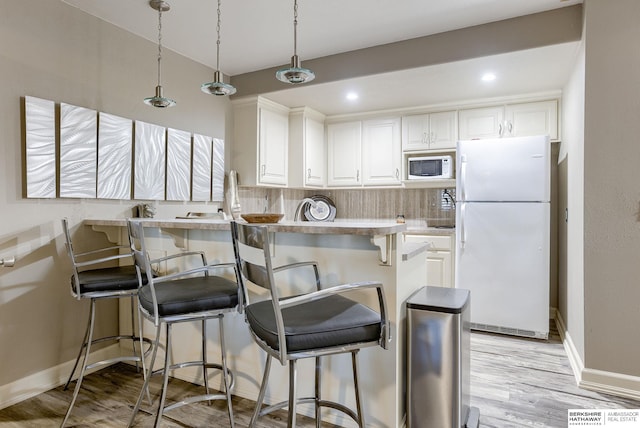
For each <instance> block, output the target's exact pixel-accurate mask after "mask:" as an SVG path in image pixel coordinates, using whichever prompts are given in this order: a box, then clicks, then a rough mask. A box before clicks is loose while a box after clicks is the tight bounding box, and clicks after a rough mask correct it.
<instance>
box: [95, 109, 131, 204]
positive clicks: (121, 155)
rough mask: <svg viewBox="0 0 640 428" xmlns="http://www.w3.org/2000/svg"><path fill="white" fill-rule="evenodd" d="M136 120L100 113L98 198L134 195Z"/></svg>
mask: <svg viewBox="0 0 640 428" xmlns="http://www.w3.org/2000/svg"><path fill="white" fill-rule="evenodd" d="M132 153H133V121H132V120H131V119H125V118H123V117H119V116H114V115H112V114H108V113H102V112H101V113H100V121H99V124H98V198H101V199H131V156H132Z"/></svg>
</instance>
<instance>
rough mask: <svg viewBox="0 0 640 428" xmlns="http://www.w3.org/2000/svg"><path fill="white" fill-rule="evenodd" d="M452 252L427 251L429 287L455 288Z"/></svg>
mask: <svg viewBox="0 0 640 428" xmlns="http://www.w3.org/2000/svg"><path fill="white" fill-rule="evenodd" d="M451 259H452V258H451V252H449V251H427V285H434V286H437V287H453V282H452V280H451V279H452V274H451V272H452V269H451Z"/></svg>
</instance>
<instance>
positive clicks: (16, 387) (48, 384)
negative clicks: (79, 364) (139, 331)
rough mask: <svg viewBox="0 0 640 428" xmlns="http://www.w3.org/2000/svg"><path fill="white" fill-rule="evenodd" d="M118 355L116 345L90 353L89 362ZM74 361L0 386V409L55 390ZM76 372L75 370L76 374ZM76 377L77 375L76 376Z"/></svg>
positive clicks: (65, 378) (65, 377)
mask: <svg viewBox="0 0 640 428" xmlns="http://www.w3.org/2000/svg"><path fill="white" fill-rule="evenodd" d="M119 355H120V348H119V346H118V344H117V343H115V344H113V345H111V346H107V347H105V348H102V349H100V350H98V351H95V352H92V353H91V357H90V358H89V361H90V362H93V361H101V360H106V359H109V358H114V357H117V356H119ZM74 363H75V359H73V360H71V361H67V362H65V363H62V364H59V365H57V366H55V367H51V368H49V369H46V370H43V371H40V372H37V373H34V374H32V375H29V376H27V377H23V378H21V379H18V380H16V381H14V382H11V383H9V384H6V385H1V386H0V409H4V408H5V407H9V406H11V405H13V404H16V403H19V402H21V401H23V400H26V399H28V398H31V397H34V396H36V395H38V394H41V393H43V392H46V391H49V390H50V389H52V388H56V387H58V386H60V385H62V384H63V383H65V382H66V381H67V378H68V377H69V373H70V372H71V369H72V368H73V364H74ZM104 367H106V366H101V367H97V368H94V369H93V370H91V371H88V373H92V372H94V371H96V370H100V369H103V368H104ZM77 371H78V370H77V369H76V372H77ZM76 376H77V374H76Z"/></svg>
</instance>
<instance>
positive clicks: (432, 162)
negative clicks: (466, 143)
mask: <svg viewBox="0 0 640 428" xmlns="http://www.w3.org/2000/svg"><path fill="white" fill-rule="evenodd" d="M407 162H408V164H407V179H409V180H425V179H434V178H453V160H452V159H451V156H419V157H411V158H408V161H407Z"/></svg>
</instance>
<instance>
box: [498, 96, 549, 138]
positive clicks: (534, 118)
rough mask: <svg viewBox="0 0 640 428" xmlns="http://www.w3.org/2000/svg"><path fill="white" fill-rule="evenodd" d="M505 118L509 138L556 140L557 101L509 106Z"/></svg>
mask: <svg viewBox="0 0 640 428" xmlns="http://www.w3.org/2000/svg"><path fill="white" fill-rule="evenodd" d="M505 116H506V132H507V133H508V135H509V136H513V137H527V136H532V135H549V138H550V139H551V140H557V139H558V102H557V100H551V101H540V102H533V103H523V104H511V105H508V106H507V107H506V111H505Z"/></svg>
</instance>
